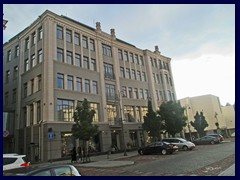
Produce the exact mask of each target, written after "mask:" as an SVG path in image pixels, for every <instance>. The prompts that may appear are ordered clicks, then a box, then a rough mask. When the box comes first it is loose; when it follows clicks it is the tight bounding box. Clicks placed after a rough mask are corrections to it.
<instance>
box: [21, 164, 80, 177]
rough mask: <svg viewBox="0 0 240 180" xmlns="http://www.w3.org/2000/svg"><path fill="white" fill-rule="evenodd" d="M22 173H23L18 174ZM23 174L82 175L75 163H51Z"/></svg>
mask: <svg viewBox="0 0 240 180" xmlns="http://www.w3.org/2000/svg"><path fill="white" fill-rule="evenodd" d="M18 175H21V174H18ZM22 175H23V176H81V174H80V173H79V172H78V170H77V169H76V168H75V167H74V166H73V165H68V164H65V165H49V166H46V167H40V168H37V169H36V170H33V171H31V172H28V173H26V174H22Z"/></svg>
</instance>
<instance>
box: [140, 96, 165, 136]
mask: <svg viewBox="0 0 240 180" xmlns="http://www.w3.org/2000/svg"><path fill="white" fill-rule="evenodd" d="M143 118H144V122H143V124H142V127H143V130H145V131H146V132H147V133H148V136H149V137H150V138H151V139H152V141H157V140H158V139H160V130H161V118H160V116H157V113H156V112H154V111H153V108H152V102H151V101H150V100H148V112H147V114H146V116H144V117H143Z"/></svg>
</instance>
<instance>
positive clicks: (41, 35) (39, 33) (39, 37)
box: [38, 27, 43, 40]
mask: <svg viewBox="0 0 240 180" xmlns="http://www.w3.org/2000/svg"><path fill="white" fill-rule="evenodd" d="M42 38H43V30H42V27H40V28H38V40H41V39H42Z"/></svg>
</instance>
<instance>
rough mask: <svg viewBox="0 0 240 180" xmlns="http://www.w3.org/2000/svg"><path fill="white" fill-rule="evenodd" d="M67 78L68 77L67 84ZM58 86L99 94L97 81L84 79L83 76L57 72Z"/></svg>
mask: <svg viewBox="0 0 240 180" xmlns="http://www.w3.org/2000/svg"><path fill="white" fill-rule="evenodd" d="M65 78H66V79H67V82H66V84H65ZM57 88H59V89H67V90H71V91H78V92H85V93H92V94H98V83H97V81H91V80H89V79H82V78H81V77H74V76H70V75H64V74H61V73H57Z"/></svg>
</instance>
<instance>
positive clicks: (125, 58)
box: [124, 51, 129, 62]
mask: <svg viewBox="0 0 240 180" xmlns="http://www.w3.org/2000/svg"><path fill="white" fill-rule="evenodd" d="M124 61H127V62H128V61H129V60H128V52H127V51H124Z"/></svg>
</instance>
